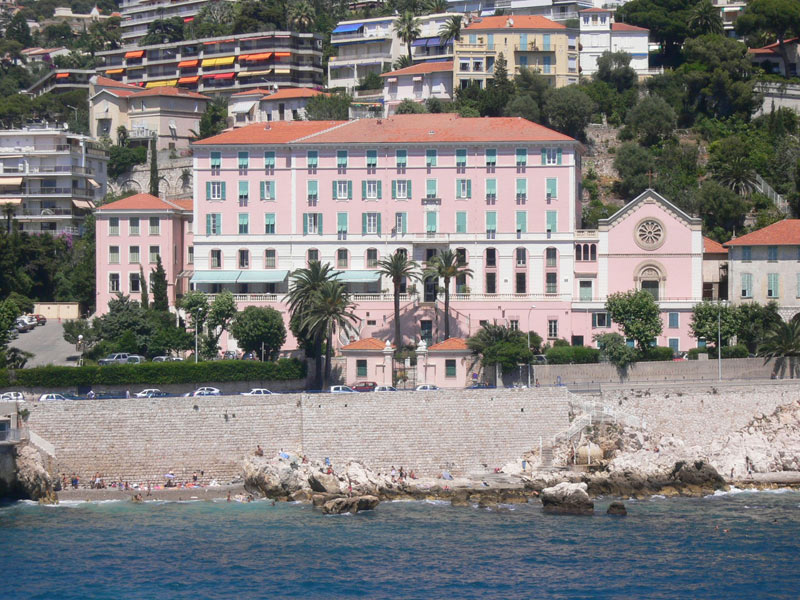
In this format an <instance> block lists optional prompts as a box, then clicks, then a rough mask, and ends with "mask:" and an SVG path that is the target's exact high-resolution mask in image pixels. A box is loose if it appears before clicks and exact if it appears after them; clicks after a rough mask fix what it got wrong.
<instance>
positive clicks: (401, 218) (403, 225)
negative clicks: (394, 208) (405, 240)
mask: <svg viewBox="0 0 800 600" xmlns="http://www.w3.org/2000/svg"><path fill="white" fill-rule="evenodd" d="M407 223H408V216H407V215H406V213H404V212H399V213H395V215H394V228H395V233H396V234H405V233H406V229H407V227H408V225H407Z"/></svg>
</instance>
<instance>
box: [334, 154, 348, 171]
mask: <svg viewBox="0 0 800 600" xmlns="http://www.w3.org/2000/svg"><path fill="white" fill-rule="evenodd" d="M336 166H337V167H338V168H339V170H340V171H341V170H343V169H347V150H337V151H336Z"/></svg>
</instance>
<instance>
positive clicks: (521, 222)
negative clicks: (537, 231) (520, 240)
mask: <svg viewBox="0 0 800 600" xmlns="http://www.w3.org/2000/svg"><path fill="white" fill-rule="evenodd" d="M527 229H528V213H527V212H525V211H524V210H518V211H517V231H521V232H522V233H525V232H526V231H527Z"/></svg>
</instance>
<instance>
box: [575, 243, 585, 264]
mask: <svg viewBox="0 0 800 600" xmlns="http://www.w3.org/2000/svg"><path fill="white" fill-rule="evenodd" d="M575 260H577V261H581V260H583V245H582V244H575Z"/></svg>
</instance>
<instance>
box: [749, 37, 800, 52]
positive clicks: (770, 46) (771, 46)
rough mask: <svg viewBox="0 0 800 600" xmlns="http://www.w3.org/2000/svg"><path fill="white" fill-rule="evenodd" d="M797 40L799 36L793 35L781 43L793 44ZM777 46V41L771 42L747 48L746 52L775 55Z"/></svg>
mask: <svg viewBox="0 0 800 600" xmlns="http://www.w3.org/2000/svg"><path fill="white" fill-rule="evenodd" d="M798 40H800V38H796V37H794V38H789V39H788V40H784V42H783V43H784V44H794V43H797V41H798ZM778 48H779V44H778V42H773V43H772V44H767V45H766V46H762V47H761V48H748V49H747V53H748V54H770V55H777V54H778V52H779V50H778Z"/></svg>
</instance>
